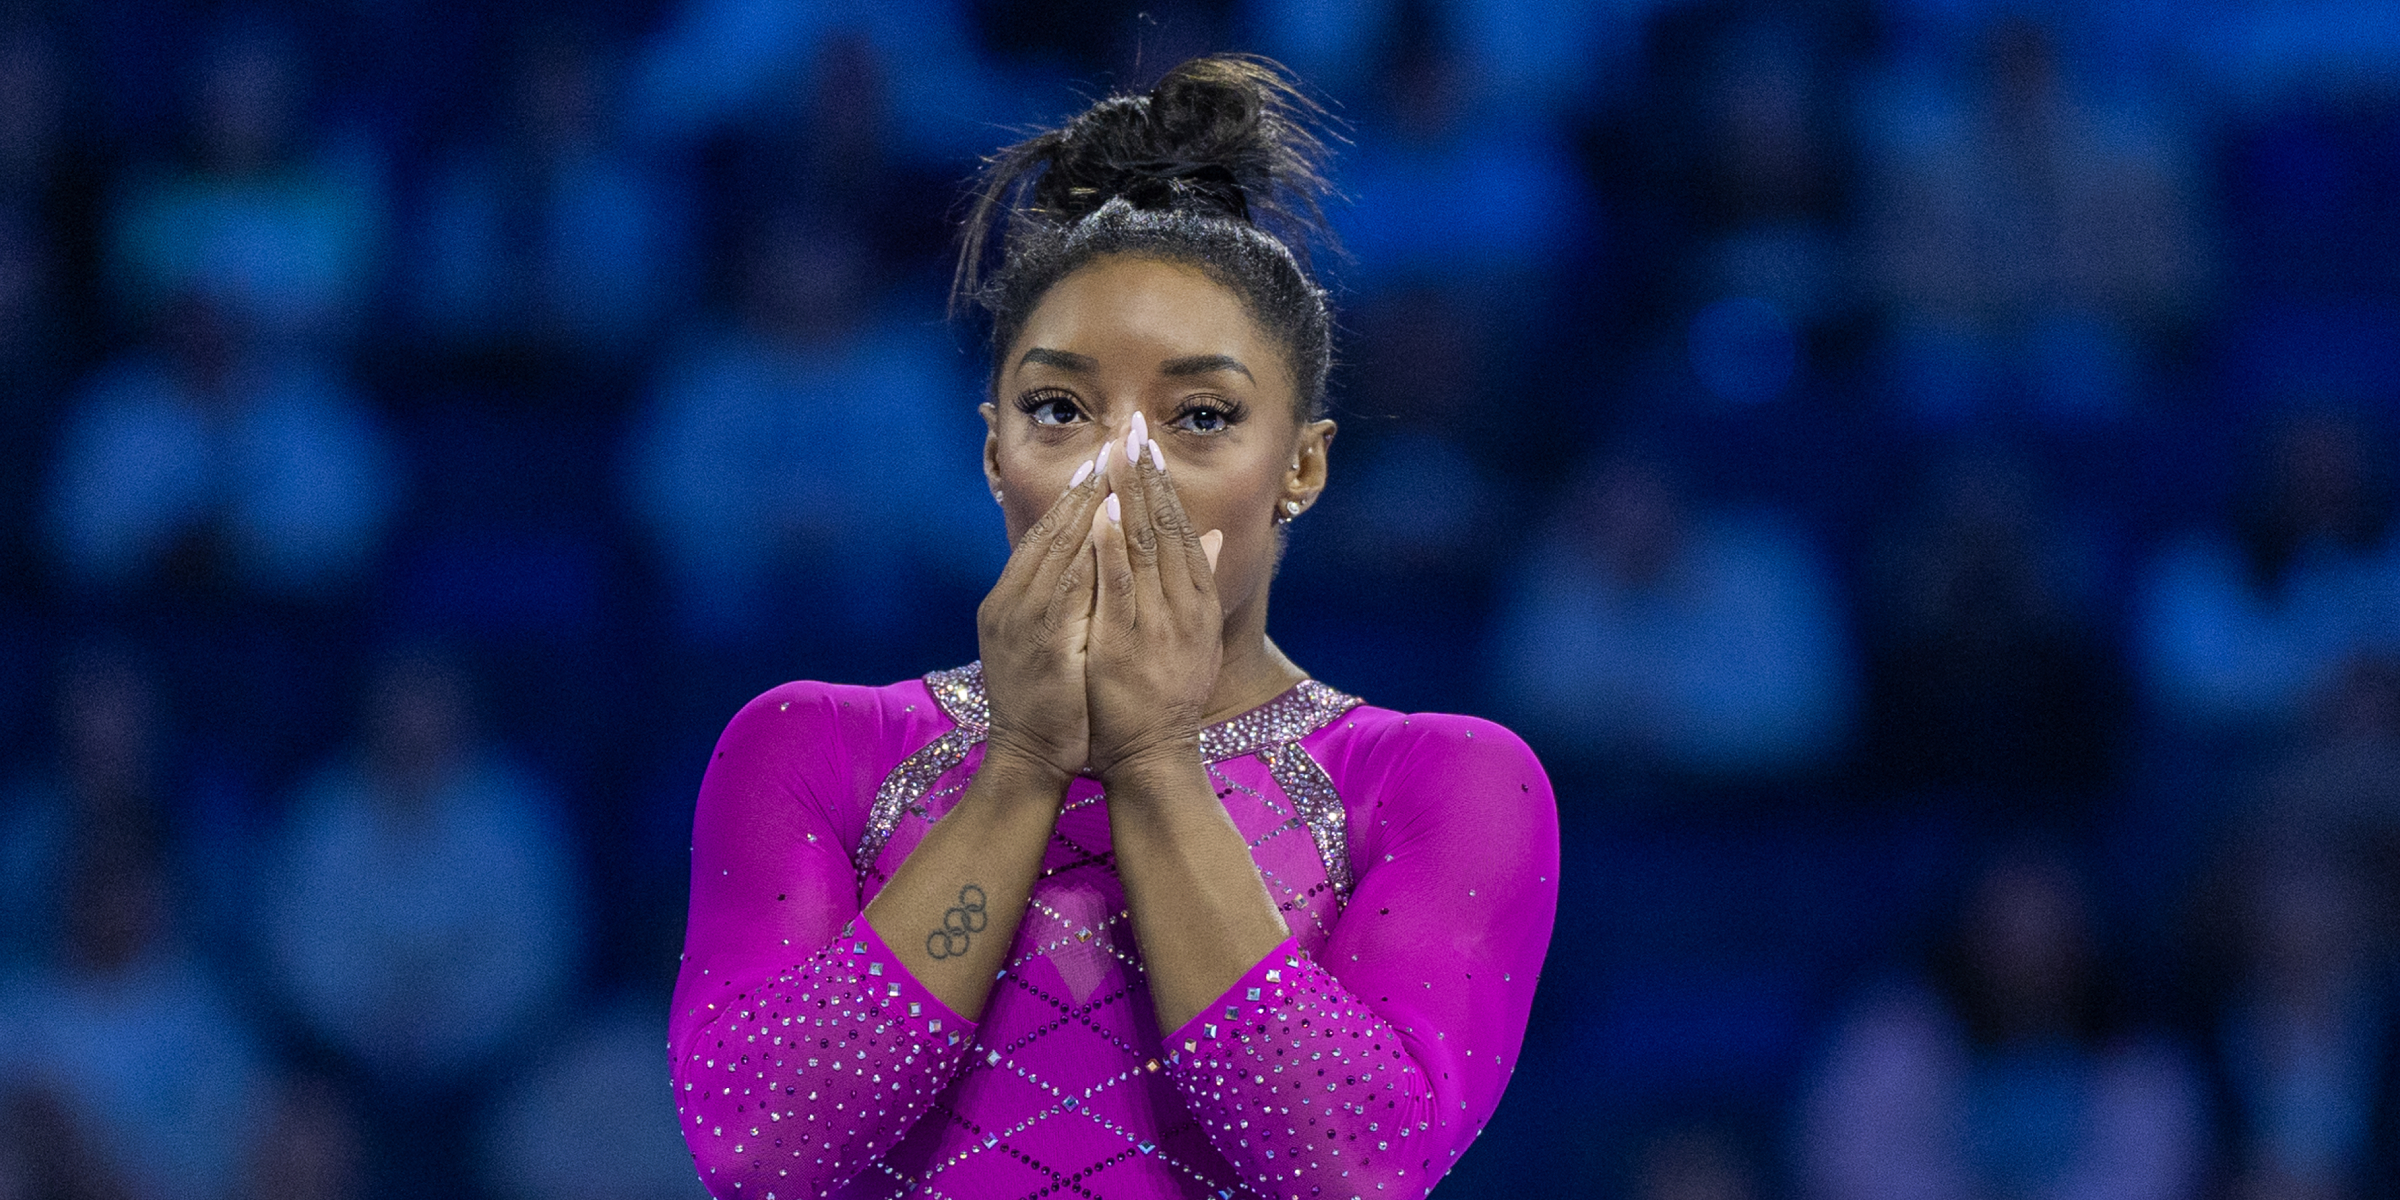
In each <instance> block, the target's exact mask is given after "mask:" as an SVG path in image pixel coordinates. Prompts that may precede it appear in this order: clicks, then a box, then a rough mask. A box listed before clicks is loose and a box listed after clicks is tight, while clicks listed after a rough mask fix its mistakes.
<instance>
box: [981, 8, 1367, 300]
mask: <svg viewBox="0 0 2400 1200" xmlns="http://www.w3.org/2000/svg"><path fill="white" fill-rule="evenodd" d="M1323 121H1324V110H1323V109H1322V108H1321V107H1320V106H1319V105H1317V104H1316V103H1315V102H1314V101H1312V100H1310V99H1309V98H1308V97H1306V96H1305V95H1303V94H1301V92H1300V90H1299V89H1298V88H1297V87H1296V86H1295V85H1294V84H1293V83H1292V81H1291V79H1290V78H1289V77H1288V76H1287V75H1286V74H1285V73H1284V71H1283V69H1282V68H1281V67H1279V66H1277V65H1276V64H1275V63H1273V62H1271V61H1269V60H1267V59H1264V58H1258V57H1255V56H1251V55H1231V54H1228V55H1213V56H1210V57H1206V58H1195V59H1191V60H1189V61H1187V62H1185V63H1183V64H1181V65H1179V66H1177V67H1176V68H1175V69H1174V70H1171V71H1169V72H1167V73H1166V75H1165V76H1164V77H1162V78H1161V79H1160V80H1159V81H1158V83H1157V84H1155V85H1154V86H1152V87H1151V89H1150V90H1149V91H1148V92H1147V93H1144V94H1142V95H1138V96H1111V97H1109V98H1107V99H1105V100H1102V101H1100V102H1098V103H1096V104H1094V105H1093V106H1092V107H1091V108H1089V109H1086V110H1085V111H1084V112H1083V113H1082V114H1081V115H1079V116H1077V117H1076V118H1075V119H1074V120H1072V121H1070V122H1068V123H1067V124H1066V125H1065V126H1063V127H1061V128H1059V129H1055V130H1052V131H1050V132H1048V133H1044V134H1040V135H1038V136H1036V137H1033V138H1031V139H1028V140H1027V141H1024V142H1020V143H1018V144H1017V145H1014V146H1011V147H1009V148H1007V149H1005V150H1003V151H1001V152H1000V153H999V154H997V155H995V156H994V157H993V158H992V160H991V161H990V163H989V164H988V166H987V167H986V169H985V172H984V177H983V181H982V186H981V187H979V188H978V189H977V195H976V204H975V209H976V211H975V214H974V216H973V217H972V218H971V219H970V221H969V224H968V236H969V242H970V246H971V249H979V248H980V245H981V243H982V242H983V236H982V235H983V234H985V233H986V232H988V231H990V226H991V224H993V223H994V222H995V219H996V218H999V217H1001V216H1002V215H1003V214H1005V215H1006V219H1007V221H1008V224H1009V226H1010V227H1011V229H1012V230H1013V229H1014V227H1015V226H1016V224H1017V223H1018V222H1022V221H1027V220H1031V221H1038V222H1043V223H1048V224H1053V225H1063V224H1067V223H1070V222H1073V221H1077V220H1080V219H1082V218H1083V217H1086V216H1088V215H1090V214H1092V213H1094V212H1097V211H1098V210H1099V209H1100V208H1101V207H1102V206H1104V205H1106V204H1108V203H1109V202H1110V201H1112V200H1123V201H1124V202H1125V203H1127V204H1129V205H1131V206H1133V207H1134V208H1137V209H1144V210H1149V211H1182V212H1191V213H1196V214H1205V215H1211V216H1221V217H1225V218H1229V219H1231V220H1236V221H1241V222H1244V223H1248V224H1258V225H1261V226H1262V228H1267V229H1268V231H1269V232H1271V233H1274V234H1276V235H1277V236H1278V237H1279V238H1281V239H1282V240H1284V241H1285V242H1286V243H1287V244H1289V245H1291V246H1292V247H1293V248H1294V249H1295V250H1296V251H1299V252H1301V253H1303V254H1305V246H1306V243H1307V242H1309V241H1310V240H1313V239H1317V238H1321V237H1322V236H1323V234H1324V218H1323V211H1322V208H1321V205H1320V202H1319V201H1320V197H1322V196H1323V195H1324V194H1325V191H1326V187H1325V180H1324V175H1323V165H1324V160H1325V157H1326V151H1325V143H1324V141H1323V139H1321V138H1320V137H1319V136H1318V135H1317V132H1316V127H1317V126H1318V125H1320V124H1322V123H1323Z"/></svg>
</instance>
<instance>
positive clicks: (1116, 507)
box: [1092, 492, 1135, 648]
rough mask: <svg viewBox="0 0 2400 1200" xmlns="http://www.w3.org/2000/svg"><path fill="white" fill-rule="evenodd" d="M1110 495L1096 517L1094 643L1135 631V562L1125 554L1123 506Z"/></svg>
mask: <svg viewBox="0 0 2400 1200" xmlns="http://www.w3.org/2000/svg"><path fill="white" fill-rule="evenodd" d="M1118 495H1119V494H1118V493H1116V492H1111V493H1109V495H1108V500H1107V501H1106V502H1105V503H1103V504H1102V505H1101V507H1100V509H1099V511H1098V512H1097V513H1096V514H1095V515H1094V517H1093V532H1094V533H1095V535H1096V537H1095V538H1094V546H1093V551H1094V554H1093V557H1094V560H1095V561H1094V567H1095V570H1096V572H1097V575H1098V583H1097V585H1096V586H1095V587H1094V588H1093V595H1092V642H1093V645H1094V647H1095V648H1097V647H1098V646H1099V645H1100V644H1101V643H1102V642H1104V641H1113V640H1115V639H1118V638H1122V637H1124V636H1125V635H1127V634H1130V633H1131V632H1132V631H1133V621H1134V611H1135V610H1134V591H1133V589H1134V582H1133V560H1132V559H1131V558H1129V557H1127V555H1126V553H1125V523H1124V509H1123V502H1122V501H1121V500H1120V499H1119V498H1118Z"/></svg>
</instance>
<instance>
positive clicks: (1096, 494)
mask: <svg viewBox="0 0 2400 1200" xmlns="http://www.w3.org/2000/svg"><path fill="white" fill-rule="evenodd" d="M1111 445H1112V447H1113V446H1114V443H1111ZM1108 453H1109V452H1107V451H1104V452H1103V457H1104V458H1105V457H1106V456H1107V454H1108ZM1106 490H1107V475H1106V473H1105V472H1104V471H1098V470H1095V471H1091V472H1086V473H1084V475H1082V476H1080V477H1079V478H1078V479H1077V480H1076V483H1075V485H1074V486H1073V487H1070V488H1068V489H1067V490H1066V492H1065V494H1063V495H1061V496H1060V497H1059V498H1058V500H1057V502H1056V503H1054V504H1052V505H1051V506H1050V511H1049V512H1046V513H1044V514H1042V519H1041V520H1039V521H1036V522H1035V523H1034V525H1033V528H1031V529H1028V530H1026V531H1025V536H1024V537H1023V538H1021V539H1019V540H1018V542H1017V548H1016V549H1015V550H1014V551H1011V552H1010V554H1009V556H1008V566H1007V568H1006V569H1004V570H1002V571H1001V572H1000V580H999V582H998V583H995V584H993V585H992V591H991V594H990V595H988V596H985V597H984V598H983V604H982V606H981V607H980V608H978V609H977V610H976V613H975V636H976V640H977V643H978V645H979V646H980V648H981V650H982V654H983V690H984V695H985V697H986V698H987V699H988V700H989V701H990V702H991V706H992V717H991V721H992V724H991V733H990V736H989V744H988V749H987V751H986V752H987V754H1009V755H1015V756H1017V757H1018V758H1020V759H1021V760H1024V761H1027V762H1030V763H1033V764H1036V765H1039V766H1041V767H1043V768H1046V769H1048V770H1050V771H1054V772H1055V773H1056V774H1057V776H1058V781H1059V783H1060V784H1061V786H1064V784H1065V781H1066V779H1067V778H1068V777H1069V776H1072V775H1074V774H1076V773H1077V772H1079V771H1082V770H1084V769H1085V766H1086V764H1087V763H1088V762H1089V761H1090V758H1091V725H1090V721H1089V720H1088V718H1087V717H1086V715H1085V712H1086V708H1085V680H1084V676H1085V655H1086V644H1087V643H1088V641H1089V640H1090V629H1091V620H1092V605H1093V600H1094V596H1095V588H1094V586H1093V578H1094V575H1095V573H1096V562H1097V549H1098V547H1097V542H1096V539H1095V537H1094V536H1093V522H1094V519H1095V518H1100V519H1103V520H1104V519H1105V518H1104V517H1103V516H1102V514H1101V512H1100V502H1101V497H1102V496H1103V495H1104V494H1105V493H1106Z"/></svg>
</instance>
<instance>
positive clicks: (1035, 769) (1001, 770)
mask: <svg viewBox="0 0 2400 1200" xmlns="http://www.w3.org/2000/svg"><path fill="white" fill-rule="evenodd" d="M975 777H976V778H977V779H984V778H989V779H990V780H991V781H992V783H993V784H995V785H997V786H1000V787H1002V788H1004V789H1006V790H1007V791H1008V792H1009V793H1011V794H1022V795H1028V796H1039V797H1042V798H1045V799H1047V800H1048V801H1049V802H1050V803H1052V804H1054V805H1055V804H1057V803H1059V802H1061V801H1063V800H1064V799H1065V798H1066V794H1067V785H1068V784H1071V783H1073V782H1074V781H1075V772H1074V771H1072V770H1069V769H1067V768H1065V767H1061V766H1059V765H1058V764H1057V763H1056V762H1054V761H1052V760H1051V759H1050V758H1048V757H1047V756H1044V755H1043V754H1041V753H1040V752H1039V751H1036V750H1033V749H1030V748H1028V747H1026V746H1024V745H1021V744H1019V743H1018V742H1017V741H1016V740H1015V739H1013V738H1010V737H1007V736H1005V735H1003V734H1002V733H1001V732H1000V731H999V730H996V729H995V730H993V731H992V732H991V733H990V734H989V735H988V736H987V737H986V738H985V739H984V743H983V763H982V765H981V766H979V767H977V768H976V769H975Z"/></svg>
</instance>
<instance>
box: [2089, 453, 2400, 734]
mask: <svg viewBox="0 0 2400 1200" xmlns="http://www.w3.org/2000/svg"><path fill="white" fill-rule="evenodd" d="M2387 455H2388V452H2387V451H2386V450H2385V449H2384V448H2383V447H2382V446H2381V445H2379V444H2377V443H2376V442H2375V441H2373V440H2371V439H2370V437H2369V434H2368V431H2367V429H2366V428H2365V427H2363V426H2362V425H2361V424H2360V423H2359V422H2358V421H2356V420H2354V419H2352V418H2348V417H2345V416H2342V415H2339V414H2334V413H2304V414H2301V415H2299V416H2297V417H2295V418H2293V419H2291V420H2289V421H2287V422H2286V423H2285V424H2283V425H2282V426H2281V427H2280V428H2278V429H2277V430H2276V432H2275V434H2274V436H2273V437H2272V438H2271V439H2270V440H2269V442H2268V445H2267V448H2266V453H2265V454H2264V455H2263V456H2262V457H2263V459H2264V461H2263V463H2262V464H2261V466H2260V469H2259V470H2258V472H2257V477H2256V478H2255V479H2254V480H2253V482H2252V486H2251V487H2250V489H2249V492H2248V495H2247V496H2246V497H2245V498H2244V499H2243V501H2242V502H2241V504H2240V505H2239V508H2238V510H2237V511H2236V513H2235V514H2234V520H2233V522H2232V525H2231V527H2230V528H2225V527H2219V528H2215V529H2205V530H2199V531H2195V532H2192V533H2190V534H2187V535H2186V536H2184V537H2183V538H2182V539H2181V540H2179V541H2178V542H2177V543H2175V544H2174V545H2172V546H2171V547H2169V548H2168V549H2167V551H2166V552H2165V553H2164V554H2162V555H2161V556H2160V558H2159V559H2158V560H2157V561H2156V562H2155V563H2153V564H2152V565H2151V567H2150V570H2149V579H2148V580H2147V584H2146V587H2145V589H2144V595H2143V596H2142V597H2141V608H2140V610H2139V624H2138V626H2137V628H2136V631H2135V638H2136V648H2137V651H2138V653H2139V656H2140V662H2141V666H2142V670H2143V673H2144V676H2145V678H2144V681H2143V682H2144V684H2145V686H2146V688H2147V690H2148V692H2149V694H2150V699H2151V701H2152V702H2153V703H2154V704H2155V705H2156V706H2157V708H2158V709H2159V710H2160V712H2161V715H2163V716H2164V717H2165V718H2167V720H2168V721H2170V722H2171V723H2173V724H2175V725H2177V726H2179V727H2183V728H2188V729H2198V730H2229V731H2250V732H2256V731H2259V730H2285V729H2290V728H2292V727H2293V726H2294V725H2295V724H2296V723H2297V722H2298V720H2299V719H2300V717H2301V716H2302V715H2303V714H2304V713H2305V711H2306V706H2307V704H2308V702H2309V699H2310V698H2311V697H2314V696H2317V695H2322V694H2324V693H2325V692H2326V691H2327V690H2328V688H2329V687H2330V685H2331V684H2332V682H2333V680H2334V679H2335V678H2336V676H2337V674H2338V673H2339V672H2340V671H2341V670H2342V668H2343V665H2344V664H2345V663H2346V662H2348V661H2349V660H2350V659H2351V657H2352V656H2353V655H2356V654H2359V653H2361V652H2375V651H2381V652H2386V653H2388V652H2391V651H2392V650H2394V649H2400V538H2395V537H2394V535H2393V530H2392V506H2391V496H2390V494H2389V485H2388V482H2387V481H2386V480H2385V479H2384V478H2383V476H2384V474H2385V471H2386V470H2387V468H2386V465H2385V464H2386V463H2387V462H2388V457H2387Z"/></svg>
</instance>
